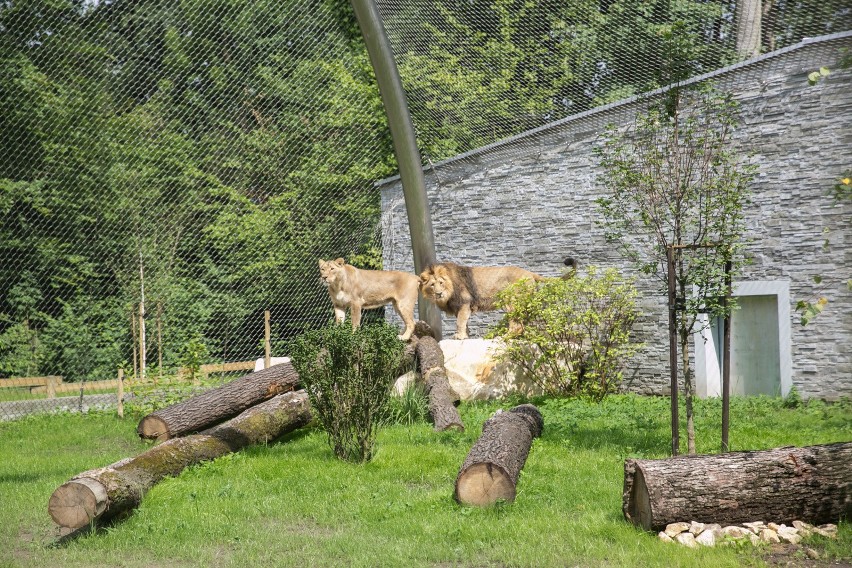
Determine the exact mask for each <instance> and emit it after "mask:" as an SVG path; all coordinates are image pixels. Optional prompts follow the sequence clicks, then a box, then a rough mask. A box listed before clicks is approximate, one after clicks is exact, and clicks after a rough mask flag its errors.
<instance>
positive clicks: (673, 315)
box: [666, 246, 680, 456]
mask: <svg viewBox="0 0 852 568" xmlns="http://www.w3.org/2000/svg"><path fill="white" fill-rule="evenodd" d="M666 265H667V269H668V286H669V368H670V373H671V377H670V381H669V389H670V390H671V397H672V404H671V408H672V410H671V412H672V455H673V456H676V455H678V454H679V453H680V418H679V417H678V406H677V395H678V388H677V307H676V305H675V304H676V303H677V298H676V296H677V294H676V290H675V261H674V248H673V247H671V246H670V247H668V248H667V249H666Z"/></svg>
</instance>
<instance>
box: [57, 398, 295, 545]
mask: <svg viewBox="0 0 852 568" xmlns="http://www.w3.org/2000/svg"><path fill="white" fill-rule="evenodd" d="M310 420H311V413H310V408H309V405H308V396H307V394H306V393H305V392H304V391H299V392H295V393H286V394H281V395H278V396H276V397H275V398H273V399H272V400H268V401H266V402H264V403H261V404H258V405H257V406H254V407H252V408H250V409H248V410H246V411H245V412H243V413H242V414H240V415H239V416H237V417H235V418H233V419H231V420H229V421H227V422H225V423H223V424H220V425H218V426H215V427H213V428H211V429H209V430H206V431H204V432H202V433H200V434H195V435H192V436H186V437H184V438H174V439H172V440H169V441H167V442H165V443H163V444H160V445H158V446H154V447H153V448H151V449H150V450H148V451H146V452H143V453H141V454H139V455H138V456H136V457H133V458H126V459H123V460H121V461H118V462H116V463H114V464H112V465H108V466H106V467H104V468H100V469H94V470H91V471H86V472H83V473H81V474H79V475H77V476H75V477H73V478H72V479H71V480H70V481H68V482H67V483H64V484H63V485H61V486H60V487H59V488H58V489H57V490H56V491H54V492H53V495H51V497H50V502H49V504H48V512H49V513H50V516H51V517H53V520H54V521H55V522H56V524H58V525H60V526H61V527H65V528H70V529H78V528H81V527H85V526H87V525H89V524H90V523H92V522H95V521H98V520H106V519H109V518H111V517H114V516H116V515H118V514H120V513H123V512H125V511H130V510H132V509H135V508H136V507H137V506H138V505H139V503H140V502H141V501H142V496H143V495H144V494H145V493H146V492H147V491H148V490H149V489H150V488H151V487H153V486H154V485H155V484H156V483H158V482H159V481H161V480H162V479H163V478H165V477H167V476H174V475H177V474H179V473H180V472H181V471H183V469H184V468H186V467H189V466H191V465H194V464H197V463H200V462H203V461H207V460H212V459H214V458H217V457H220V456H223V455H225V454H228V453H231V452H235V451H237V450H239V449H241V448H243V447H245V446H248V445H251V444H257V443H264V442H268V441H271V440H274V439H276V438H279V437H280V436H282V435H284V434H286V433H288V432H291V431H293V430H295V429H297V428H301V427H302V426H304V425H306V424H307V423H308V422H310Z"/></svg>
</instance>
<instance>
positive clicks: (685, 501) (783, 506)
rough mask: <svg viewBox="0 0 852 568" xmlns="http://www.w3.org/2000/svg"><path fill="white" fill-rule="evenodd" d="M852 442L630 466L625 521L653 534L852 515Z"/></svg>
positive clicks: (820, 520) (627, 463)
mask: <svg viewBox="0 0 852 568" xmlns="http://www.w3.org/2000/svg"><path fill="white" fill-rule="evenodd" d="M850 464H852V442H844V443H836V444H827V445H821V446H808V447H804V448H796V447H787V448H778V449H774V450H763V451H753V452H731V453H725V454H718V455H701V456H680V457H674V458H668V459H660V460H633V459H629V460H627V461H625V463H624V494H623V505H622V508H623V510H624V516H625V517H626V518H627V519H628V520H629V521H630V522H632V523H633V524H635V525H639V526H641V527H643V528H645V529H647V530H659V529H662V528H664V527H665V526H666V525H667V524H669V523H674V522H679V521H685V522H689V521H697V522H701V523H719V524H721V525H728V524H735V523H743V522H751V521H765V522H769V521H772V522H775V523H788V524H789V523H791V522H792V521H794V520H800V521H805V522H808V523H813V524H821V523H827V522H837V520H838V519H839V518H841V517H843V516H844V515H845V516H849V515H850V514H852V468H850Z"/></svg>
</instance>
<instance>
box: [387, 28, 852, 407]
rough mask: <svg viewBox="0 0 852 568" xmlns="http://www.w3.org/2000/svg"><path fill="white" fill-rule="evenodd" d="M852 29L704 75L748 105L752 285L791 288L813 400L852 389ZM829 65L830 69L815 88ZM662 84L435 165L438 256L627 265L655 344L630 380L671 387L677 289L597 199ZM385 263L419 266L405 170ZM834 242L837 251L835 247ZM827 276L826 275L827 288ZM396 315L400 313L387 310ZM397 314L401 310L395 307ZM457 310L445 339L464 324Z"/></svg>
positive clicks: (476, 327)
mask: <svg viewBox="0 0 852 568" xmlns="http://www.w3.org/2000/svg"><path fill="white" fill-rule="evenodd" d="M849 47H852V33H844V34H835V35H832V36H825V37H823V38H816V39H813V40H807V41H805V42H803V43H801V44H797V45H796V46H793V47H790V48H786V49H784V50H780V51H778V52H774V53H772V54H769V55H766V56H763V57H761V58H758V59H756V60H753V61H750V62H746V63H742V64H738V65H735V66H732V67H728V68H725V69H722V70H719V71H716V72H714V73H711V74H708V75H706V76H702V77H698V78H696V79H695V81H702V80H712V81H713V82H714V84H715V85H716V87H717V88H719V89H721V90H725V91H728V92H731V93H733V94H734V96H735V98H736V99H737V100H738V101H739V102H740V104H741V116H742V119H743V120H742V124H741V126H740V128H739V129H738V131H737V132H736V138H735V139H736V144H737V145H738V146H739V149H741V151H742V152H744V153H746V154H748V155H749V156H750V158H749V159H750V160H752V161H753V162H754V163H755V164H757V165H758V166H759V174H758V176H757V178H756V179H755V182H754V183H753V186H752V190H753V192H754V196H753V206H752V207H751V208H750V210H749V211H748V213H747V224H748V235H747V238H748V247H747V250H748V254H749V256H750V258H751V264H750V266H748V267H747V268H746V274H745V275H744V278H743V279H742V280H743V281H782V282H789V287H790V302H791V307H790V318H791V322H790V327H791V341H790V344H791V350H792V373H791V374H792V382H793V385H794V386H795V387H796V389H797V390H798V392H799V393H800V394H801V395H802V396H804V397H820V398H827V399H832V398H837V397H839V396H850V395H852V292H850V291H849V290H848V288H847V285H846V282H847V281H848V280H849V279H850V278H852V262H850V261H852V248H850V245H852V226H850V225H852V223H850V218H849V211H850V207H852V203H850V202H849V201H847V202H845V203H839V202H837V201H835V200H834V199H833V198H832V197H831V196H830V190H831V188H832V186H833V185H834V184H835V183H837V181H838V179H839V178H840V177H841V174H843V172H844V171H847V170H849V169H851V168H852V129H850V128H849V117H850V116H852V70H841V69H837V68H836V63H837V61H838V58H839V55H840V50H841V49H843V48H849ZM821 66H828V67H830V68H831V69H832V73H831V75H830V76H829V77H827V78H825V79H823V80H822V81H820V83H819V84H817V85H816V86H809V85H808V81H807V75H808V73H809V72H810V71H813V70H814V69H817V68H819V67H821ZM657 95H659V92H658V93H651V94H649V95H646V96H642V97H635V98H632V99H628V100H625V101H621V102H618V103H614V104H611V105H607V106H605V107H601V108H598V109H594V110H592V111H589V112H586V113H583V114H580V115H577V116H573V117H569V118H567V119H565V120H562V121H559V122H556V123H553V124H550V125H546V126H544V127H541V128H538V129H536V130H534V131H530V132H527V133H524V134H522V135H519V136H516V137H514V138H511V139H508V140H505V141H502V142H499V143H496V144H492V145H490V146H488V147H485V148H482V149H479V150H475V151H473V152H469V153H467V154H464V155H462V156H458V157H455V158H451V159H449V160H446V161H444V162H441V163H439V164H436V165H435V167H434V168H432V169H430V170H427V172H426V183H427V191H428V196H429V201H430V207H431V214H432V223H433V225H434V230H435V242H436V252H437V257H438V260H447V261H453V262H458V263H461V264H468V265H480V266H489V265H490V266H496V265H508V264H513V265H518V266H522V267H524V268H527V269H529V270H533V271H535V272H538V273H540V274H543V275H553V276H556V275H558V274H560V271H561V269H562V264H561V263H562V259H563V258H564V257H565V256H573V257H575V258H577V259H578V260H579V261H580V263H581V268H582V265H589V264H595V265H599V266H604V267H605V266H617V267H619V268H620V269H621V270H622V272H624V273H625V274H632V275H634V276H636V277H637V282H638V286H639V288H640V290H641V293H642V296H641V298H642V299H641V308H642V310H643V313H644V315H643V317H642V319H641V320H640V321H639V322H638V323H637V324H636V327H635V332H636V337H637V339H638V340H640V341H643V342H644V343H645V344H646V347H645V349H644V351H642V353H641V354H640V355H639V356H637V357H636V359H635V360H634V361H632V362H631V366H630V369H629V372H628V373H627V375H628V376H627V381H626V387H627V388H628V389H630V390H632V391H636V392H641V393H646V394H668V392H669V388H668V381H669V367H668V334H667V325H668V324H667V321H668V319H667V313H666V308H665V292H664V289H665V287H664V286H665V285H664V282H663V280H662V279H661V278H654V277H649V276H644V275H635V274H633V272H632V269H631V267H630V265H629V264H628V263H627V262H626V261H625V260H624V259H623V258H622V257H620V256H619V255H618V253H617V251H616V250H615V249H614V247H613V246H612V245H611V244H609V243H607V242H606V241H605V239H604V235H603V227H602V226H601V224H600V220H601V214H600V212H599V210H598V208H597V205H596V204H595V200H596V199H598V198H599V197H601V196H602V195H603V188H602V186H601V184H600V183H599V181H598V176H600V175H601V170H600V167H599V164H598V162H597V159H596V158H595V156H594V155H593V152H592V149H593V148H594V146H595V145H596V144H599V143H600V134H601V132H602V131H603V128H604V126H605V125H607V124H609V123H614V124H627V123H629V122H631V121H632V118H633V117H634V116H635V114H636V112H639V111H641V110H643V109H644V108H645V107H646V106H647V99H648V97H653V96H657ZM379 187H380V188H381V195H382V212H383V213H382V215H383V216H382V223H383V228H382V230H383V246H384V264H385V268H386V269H393V270H407V271H413V269H414V267H413V260H412V253H411V242H410V236H409V232H408V224H407V223H408V220H407V217H406V212H405V204H404V201H403V197H402V189H401V185H400V182H399V179H398V178H391V179H388V180H383V181H382V182H380V183H379ZM826 241H827V243H828V245H827V246H825V243H826ZM815 275H821V276H822V277H823V278H824V281H823V284H821V285H817V284H815V283H814V280H813V278H814V276H815ZM819 295H824V296H826V297H827V298H828V299H829V303H828V305H827V306H826V309H825V312H824V313H822V314H821V315H820V316H819V317H817V318H816V319H815V320H814V321H813V322H812V323H811V324H810V325H808V326H802V325H801V324H800V322H799V314H798V313H797V312H796V311H795V304H796V302H797V301H798V300H800V299H815V298H816V297H818V296H819ZM388 313H391V310H388ZM392 317H396V316H395V314H394V315H393V316H392ZM498 317H499V314H474V315H473V317H472V318H471V321H470V324H469V329H470V332H471V336H473V337H476V336H482V335H483V334H484V332H485V331H486V330H487V328H488V327H489V326H490V325H492V324H493V323H495V322H496V321H497V319H498ZM454 326H455V319H454V318H451V317H449V318H448V317H444V337H449V336H451V335H452V333H453V332H454V331H455V327H454Z"/></svg>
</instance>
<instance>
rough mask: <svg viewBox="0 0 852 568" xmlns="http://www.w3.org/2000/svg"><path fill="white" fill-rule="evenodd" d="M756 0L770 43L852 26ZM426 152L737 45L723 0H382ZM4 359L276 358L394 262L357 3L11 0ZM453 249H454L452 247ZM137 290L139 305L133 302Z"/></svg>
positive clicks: (713, 62) (5, 20)
mask: <svg viewBox="0 0 852 568" xmlns="http://www.w3.org/2000/svg"><path fill="white" fill-rule="evenodd" d="M742 1H748V2H751V3H754V2H757V4H758V6H759V7H760V8H761V10H762V13H763V16H764V17H763V20H762V21H761V22H759V23H758V24H757V28H756V29H759V30H760V31H761V39H760V42H759V44H758V45H759V48H760V50H761V51H769V50H772V49H777V48H780V47H783V46H785V45H789V44H791V43H795V42H798V41H800V40H801V39H802V38H803V37H805V36H809V35H810V36H813V35H821V34H825V33H831V32H835V31H842V30H848V29H852V23H851V22H852V13H850V12H852V11H851V10H849V8H848V7H844V5H843V4H844V3H843V2H842V1H841V0H835V1H834V2H831V1H829V2H816V1H815V0H802V1H797V2H789V1H786V0H781V1H779V0H763V3H762V4H761V2H760V1H759V0H742ZM379 5H380V9H381V12H382V15H383V17H384V20H385V27H386V28H387V30H388V35H389V36H390V38H391V41H392V44H393V46H394V49H395V53H396V55H397V60H398V64H399V68H400V73H401V75H402V77H403V82H404V84H405V87H406V90H407V92H408V94H409V98H410V104H411V112H412V115H413V118H414V122H415V126H416V128H417V131H418V136H419V143H420V147H421V151H422V153H423V156H424V159H425V160H427V161H437V160H440V159H443V158H446V157H449V156H452V155H455V154H457V153H459V152H464V151H466V150H470V149H473V148H476V147H479V146H482V145H484V144H488V143H491V142H494V141H496V140H498V139H500V138H503V137H506V136H510V135H513V134H517V133H519V132H522V131H524V130H527V129H529V128H532V127H535V126H538V125H541V124H544V123H546V122H550V121H553V120H557V119H559V118H563V117H565V116H569V115H571V114H575V113H577V112H581V111H583V110H587V109H589V108H593V107H595V106H598V105H600V104H604V103H607V102H611V101H614V100H618V99H620V98H623V97H625V96H629V95H632V94H636V93H641V92H645V91H647V90H649V89H653V88H656V87H660V86H663V85H666V84H670V83H672V82H676V81H677V80H679V79H684V78H687V77H691V76H694V75H695V74H698V73H703V72H707V71H710V70H713V69H716V68H718V67H720V66H723V65H726V64H729V63H732V62H735V61H737V60H738V59H739V58H742V57H743V55H742V53H741V52H738V50H737V40H736V33H735V31H736V30H735V27H736V24H737V21H736V13H737V6H736V5H735V4H734V3H733V2H718V1H712V0H701V1H691V0H650V1H645V0H596V1H588V0H560V1H555V0H543V1H541V2H525V1H521V0H470V1H465V2H460V1H459V0H434V1H431V0H430V1H429V2H421V1H417V2H414V1H412V2H392V1H390V0H386V1H381V2H379ZM0 148H2V152H0V219H2V222H0V376H2V377H8V376H32V375H44V374H59V375H62V376H64V377H65V379H66V380H80V379H83V378H87V379H98V378H111V377H114V376H115V372H116V369H117V368H118V367H119V366H124V367H125V369H130V368H132V367H133V365H134V362H137V363H138V361H139V359H140V358H141V355H140V353H139V350H140V345H141V343H142V342H141V341H140V339H141V338H142V337H143V336H144V337H145V338H146V341H145V349H144V351H145V357H146V359H147V362H148V367H149V368H151V367H158V366H159V365H160V364H162V366H163V367H165V368H167V369H173V368H174V367H176V366H179V365H182V364H185V362H186V361H190V360H197V359H199V358H201V359H204V360H205V361H233V360H242V359H247V358H254V357H258V356H261V355H262V353H263V347H262V344H261V340H262V338H263V313H264V310H270V311H271V314H272V326H273V336H274V338H275V343H276V347H278V348H279V349H276V351H279V353H276V354H281V353H280V345H281V344H282V342H284V341H285V340H287V339H288V338H291V337H292V336H293V335H294V334H297V333H299V332H300V331H302V330H304V329H306V328H309V327H315V326H318V325H321V324H323V323H325V322H326V321H328V320H329V319H330V318H331V309H330V303H329V302H328V299H327V295H326V292H325V290H324V289H323V288H322V287H321V286H320V284H319V280H318V272H317V266H316V263H317V259H318V258H334V257H337V256H345V257H346V258H347V260H349V261H350V262H352V263H353V264H355V265H357V266H362V267H368V268H370V267H379V266H380V263H381V250H380V242H381V239H380V230H381V227H380V225H379V196H378V192H377V190H376V189H375V188H374V182H375V180H378V179H381V178H383V177H387V176H389V175H392V174H394V173H395V171H396V163H395V160H394V157H393V153H392V150H391V141H390V137H389V133H388V129H387V124H386V119H385V116H384V112H383V109H382V106H381V101H380V98H379V93H378V90H377V88H376V86H375V81H374V77H373V75H372V69H371V67H370V63H369V59H368V57H367V54H366V51H365V48H364V45H363V43H362V40H361V36H360V32H359V30H358V27H357V24H356V22H355V20H354V16H353V13H352V11H351V7H350V5H349V3H348V2H347V1H346V0H276V1H270V0H256V1H252V2H249V1H245V0H181V1H166V0H113V1H100V0H22V1H13V0H10V1H6V2H2V3H0ZM439 252H440V251H439ZM140 304H142V308H141V311H143V312H144V318H143V319H141V320H140V317H139V313H140Z"/></svg>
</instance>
